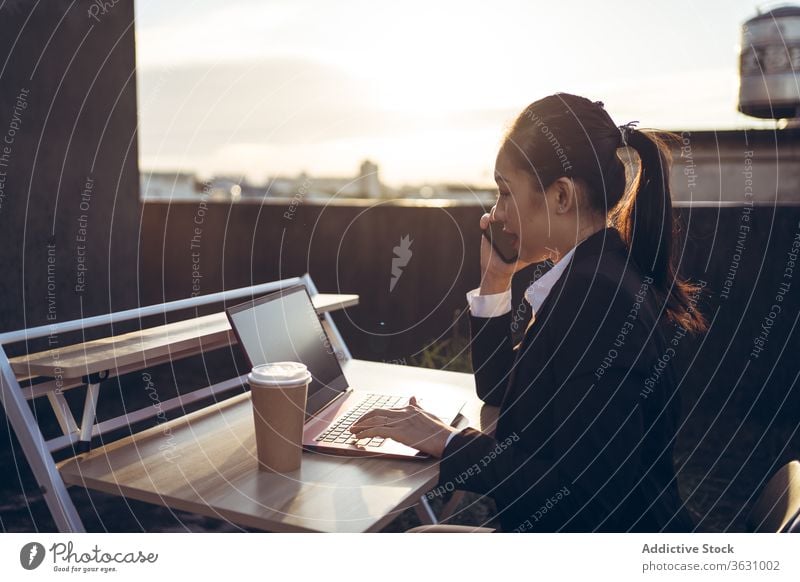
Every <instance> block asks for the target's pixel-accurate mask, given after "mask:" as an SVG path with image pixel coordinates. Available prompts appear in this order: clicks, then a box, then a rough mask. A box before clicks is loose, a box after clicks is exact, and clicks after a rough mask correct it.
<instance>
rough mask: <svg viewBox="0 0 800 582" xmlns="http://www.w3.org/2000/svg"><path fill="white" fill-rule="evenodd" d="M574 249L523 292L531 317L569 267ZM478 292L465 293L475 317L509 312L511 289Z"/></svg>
mask: <svg viewBox="0 0 800 582" xmlns="http://www.w3.org/2000/svg"><path fill="white" fill-rule="evenodd" d="M575 248H576V247H573V248H572V249H571V250H570V251H569V252H568V253H567V254H566V255H564V256H563V257H562V258H561V260H560V261H558V262H557V263H556V264H555V265H553V268H552V269H550V270H549V271H547V273H545V274H544V275H542V276H541V277H539V279H537V280H536V281H534V282H533V284H531V286H530V287H528V288H527V289H526V290H525V299H526V300H527V301H528V303H529V304H530V306H531V310H532V314H533V315H535V314H536V311H537V310H538V309H539V308H540V307H541V306H542V304H543V303H544V301H545V299H547V296H548V295H550V290H551V289H552V288H553V287H554V286H555V284H556V283H558V280H559V279H560V278H561V274H562V273H563V272H564V271H565V270H566V268H567V267H568V266H569V263H570V261H571V260H572V255H574V254H575ZM479 292H480V287H479V288H477V289H473V290H472V291H469V292H468V293H467V303H468V304H469V310H470V313H472V315H474V316H475V317H497V316H499V315H504V314H506V313H508V312H509V311H511V289H508V290H506V291H503V292H502V293H493V294H491V295H479V294H478V293H479Z"/></svg>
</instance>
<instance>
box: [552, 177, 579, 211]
mask: <svg viewBox="0 0 800 582" xmlns="http://www.w3.org/2000/svg"><path fill="white" fill-rule="evenodd" d="M550 188H551V190H552V199H551V200H552V202H553V208H554V210H555V213H556V214H568V213H569V212H571V211H573V210H575V209H576V208H577V207H578V191H577V188H576V185H575V181H574V180H573V179H572V178H567V177H566V176H562V177H560V178H558V179H557V180H556V181H555V182H553V184H552V185H551V186H550Z"/></svg>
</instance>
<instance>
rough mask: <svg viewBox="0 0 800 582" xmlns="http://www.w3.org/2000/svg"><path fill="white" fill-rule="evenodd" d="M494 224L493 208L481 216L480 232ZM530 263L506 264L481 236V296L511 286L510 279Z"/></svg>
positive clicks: (502, 290) (486, 239)
mask: <svg viewBox="0 0 800 582" xmlns="http://www.w3.org/2000/svg"><path fill="white" fill-rule="evenodd" d="M490 222H494V206H493V207H492V210H491V212H487V213H486V214H484V215H483V216H481V222H480V226H481V230H486V229H487V228H489V223H490ZM530 264H531V263H529V262H526V261H521V260H517V261H516V262H515V263H510V264H509V263H506V262H505V261H503V260H502V259H501V258H500V256H499V255H498V254H497V252H495V250H494V249H493V248H492V243H490V242H489V239H488V238H486V237H485V236H481V288H480V294H481V295H492V294H494V293H502V292H504V291H506V290H507V289H508V288H509V287H510V286H511V277H512V276H513V275H514V273H516V272H517V271H519V270H520V269H522V268H523V267H526V266H527V265H530Z"/></svg>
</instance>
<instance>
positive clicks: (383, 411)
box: [356, 408, 403, 423]
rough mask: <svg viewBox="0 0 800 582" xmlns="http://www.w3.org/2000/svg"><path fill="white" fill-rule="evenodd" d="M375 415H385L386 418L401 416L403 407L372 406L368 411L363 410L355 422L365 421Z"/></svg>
mask: <svg viewBox="0 0 800 582" xmlns="http://www.w3.org/2000/svg"><path fill="white" fill-rule="evenodd" d="M376 416H385V417H386V418H390V419H396V418H399V417H400V418H401V417H402V416H403V409H399V410H393V409H391V408H373V409H372V410H370V411H369V412H365V413H364V414H363V415H362V416H361V417H360V418H359V419H358V420H357V421H356V423H361V422H363V421H367V420H369V419H370V418H374V417H376Z"/></svg>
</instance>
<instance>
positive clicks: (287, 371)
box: [247, 362, 311, 388]
mask: <svg viewBox="0 0 800 582" xmlns="http://www.w3.org/2000/svg"><path fill="white" fill-rule="evenodd" d="M310 380H311V373H310V372H309V371H308V368H307V367H306V365H305V364H301V363H300V362H272V363H270V364H262V365H260V366H255V367H254V368H253V370H252V371H251V372H250V373H249V374H248V375H247V381H248V383H250V384H251V385H252V384H263V385H265V386H267V387H269V386H274V387H276V388H277V387H281V386H294V385H297V384H305V383H307V382H308V381H310Z"/></svg>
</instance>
